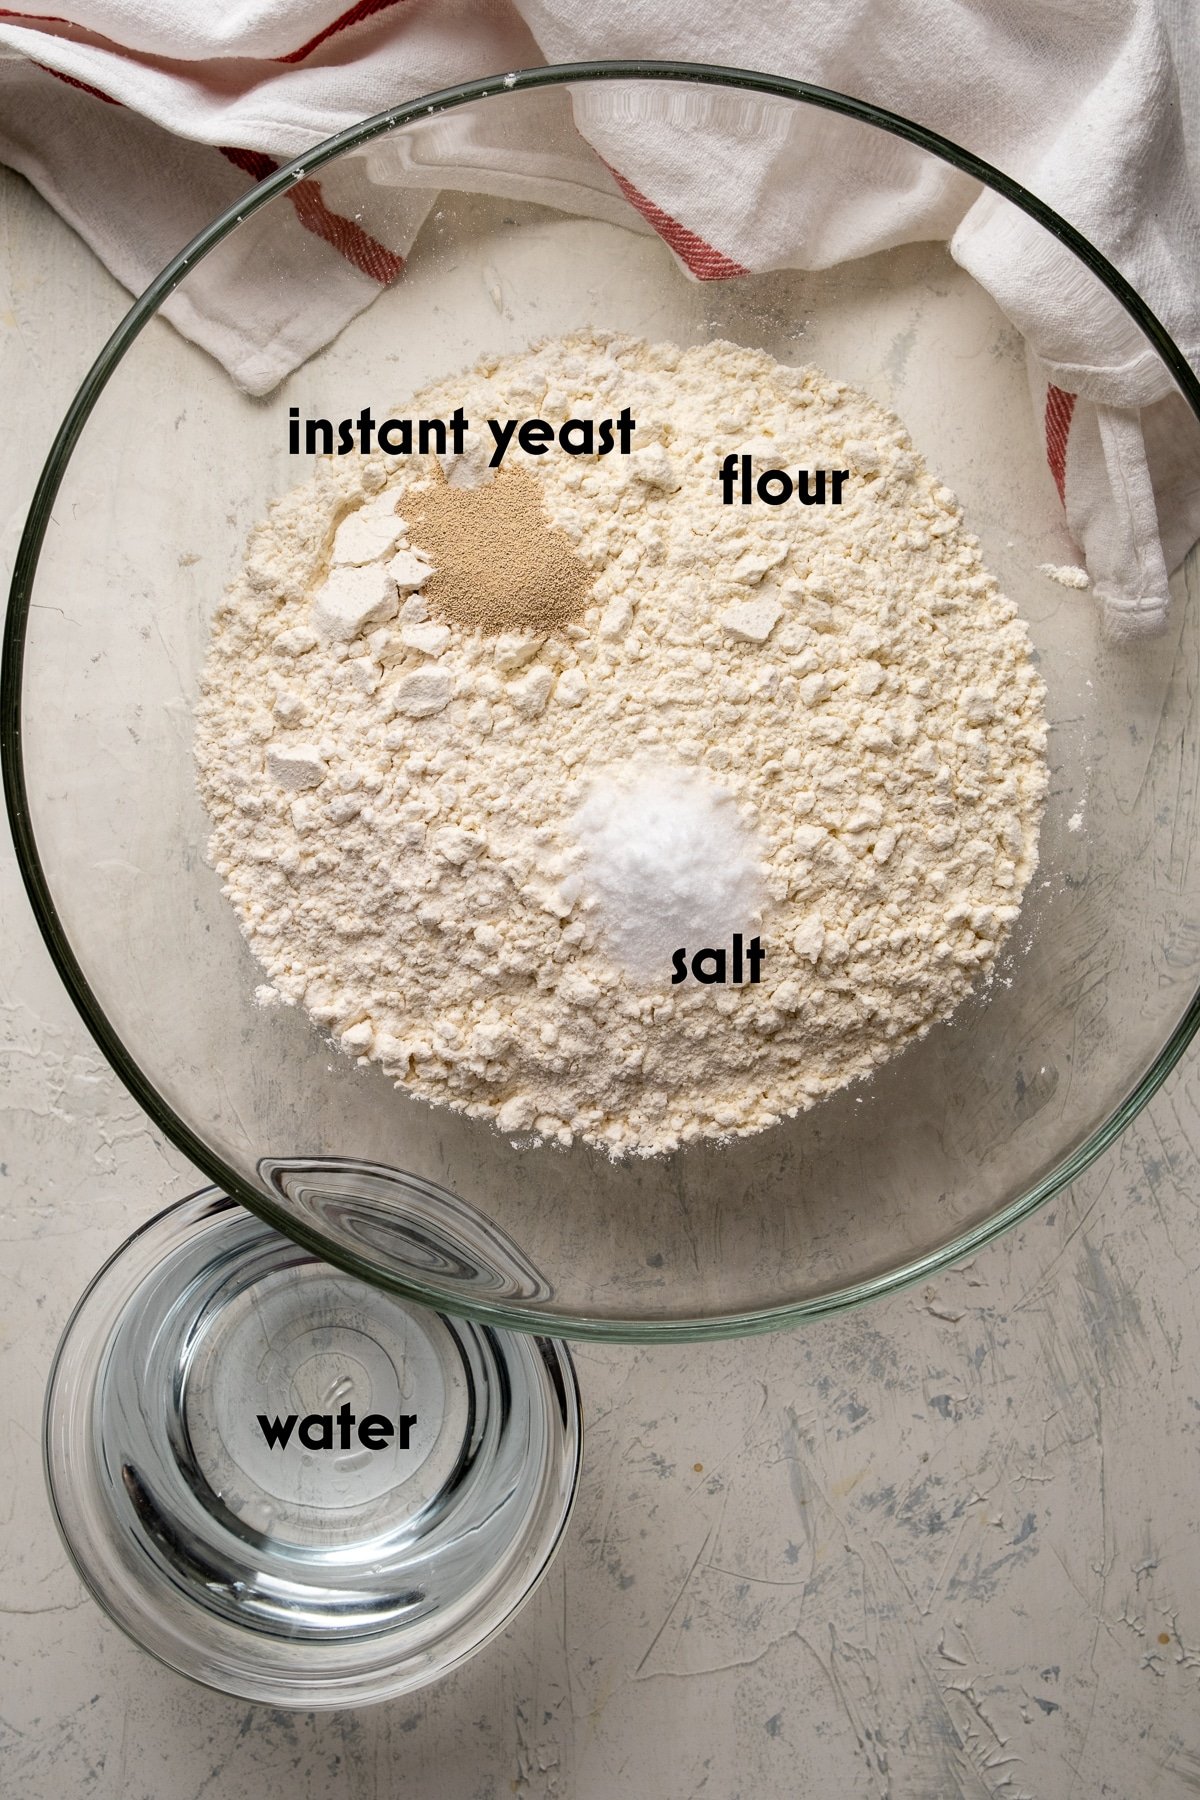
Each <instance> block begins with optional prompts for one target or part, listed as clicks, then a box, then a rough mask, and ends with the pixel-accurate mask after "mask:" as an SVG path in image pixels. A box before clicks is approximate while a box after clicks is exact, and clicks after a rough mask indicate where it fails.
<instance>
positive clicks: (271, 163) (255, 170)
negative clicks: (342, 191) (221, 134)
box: [221, 144, 404, 287]
mask: <svg viewBox="0 0 1200 1800" xmlns="http://www.w3.org/2000/svg"><path fill="white" fill-rule="evenodd" d="M221 155H222V156H225V157H228V159H229V161H230V162H231V163H233V164H234V165H235V166H236V167H237V168H239V169H241V170H242V171H243V172H244V173H245V174H247V175H249V176H250V177H251V178H252V179H253V180H254V181H262V180H264V179H265V177H266V176H268V175H273V174H274V173H275V170H276V169H277V168H278V167H279V164H278V163H277V162H276V161H275V158H274V157H273V156H265V155H264V154H263V153H262V151H260V150H239V149H237V148H236V146H234V145H228V144H225V145H222V146H221ZM288 199H289V200H290V201H291V203H292V205H293V206H294V207H295V209H296V217H297V218H298V219H299V221H300V223H301V224H302V225H303V227H304V229H305V230H306V231H311V232H312V234H313V236H314V237H319V238H320V239H322V241H323V242H324V243H326V244H328V245H329V247H330V249H331V250H336V251H337V253H338V255H339V256H341V257H344V258H345V260H346V261H347V262H348V263H352V264H353V266H354V267H355V268H356V269H359V270H361V272H362V273H363V274H364V275H369V276H370V278H371V280H372V281H377V282H378V283H379V285H380V286H381V287H386V286H387V284H388V282H389V281H395V279H396V277H397V275H399V274H400V272H401V270H402V269H403V267H404V258H403V257H402V256H397V255H396V253H395V251H394V250H389V249H388V248H387V246H386V244H381V243H380V242H379V240H378V238H373V237H372V236H371V234H370V232H369V231H364V230H363V228H362V226H361V225H360V224H359V223H358V221H357V220H356V219H347V218H346V217H344V215H343V214H342V213H336V212H333V211H332V210H331V208H330V207H329V206H327V205H326V203H325V196H324V194H323V193H322V192H321V184H320V182H319V181H312V180H309V179H307V178H306V179H304V180H302V181H297V182H295V183H294V185H293V186H292V187H290V188H289V189H288Z"/></svg>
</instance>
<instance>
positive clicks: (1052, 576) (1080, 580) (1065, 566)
mask: <svg viewBox="0 0 1200 1800" xmlns="http://www.w3.org/2000/svg"><path fill="white" fill-rule="evenodd" d="M1038 574H1039V575H1044V576H1045V577H1046V579H1047V580H1048V581H1057V583H1058V585H1059V587H1065V588H1080V589H1082V588H1089V587H1091V585H1092V584H1091V581H1090V579H1089V577H1088V572H1087V570H1086V569H1080V568H1077V567H1076V565H1075V564H1074V563H1039V564H1038Z"/></svg>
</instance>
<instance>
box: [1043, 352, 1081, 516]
mask: <svg viewBox="0 0 1200 1800" xmlns="http://www.w3.org/2000/svg"><path fill="white" fill-rule="evenodd" d="M1075 398H1076V396H1075V395H1074V394H1068V393H1067V392H1066V390H1065V389H1064V388H1060V387H1055V385H1054V383H1053V382H1051V383H1050V385H1049V387H1048V388H1047V389H1046V461H1047V462H1048V463H1049V464H1050V473H1051V474H1052V475H1053V477H1054V485H1055V487H1056V488H1057V489H1058V497H1059V499H1060V500H1061V501H1062V502H1063V504H1064V506H1065V505H1066V489H1067V437H1068V434H1069V433H1070V430H1071V415H1072V414H1073V413H1074V411H1075Z"/></svg>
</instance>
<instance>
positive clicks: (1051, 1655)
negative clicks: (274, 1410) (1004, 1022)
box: [0, 171, 1200, 1800]
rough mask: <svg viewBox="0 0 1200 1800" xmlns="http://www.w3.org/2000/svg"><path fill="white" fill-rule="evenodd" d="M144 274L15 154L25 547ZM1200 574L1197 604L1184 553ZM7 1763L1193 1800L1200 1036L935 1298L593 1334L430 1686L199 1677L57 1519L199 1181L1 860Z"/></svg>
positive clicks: (128, 1788) (562, 1786) (409, 1780)
mask: <svg viewBox="0 0 1200 1800" xmlns="http://www.w3.org/2000/svg"><path fill="white" fill-rule="evenodd" d="M124 305H125V298H124V296H123V295H122V294H121V292H120V291H119V290H118V289H117V288H116V286H115V284H114V283H112V282H111V281H110V280H109V279H108V278H107V277H106V276H105V275H104V274H103V273H102V272H101V271H100V270H99V269H98V268H97V266H96V265H95V264H94V262H93V261H92V259H91V257H90V256H89V255H88V253H87V252H86V251H84V250H83V248H82V246H81V245H80V244H79V243H78V241H77V240H76V239H74V238H73V237H72V236H71V234H70V233H69V232H68V231H67V230H66V228H65V227H64V226H62V225H61V223H60V222H59V221H58V220H57V219H55V218H54V217H52V215H51V214H49V213H48V212H47V211H46V209H45V208H44V207H43V206H42V205H41V204H40V203H39V202H38V201H37V200H36V199H35V198H34V197H33V196H32V195H31V194H30V193H29V191H28V190H27V189H26V188H25V187H24V186H23V185H22V184H21V183H20V182H19V181H17V180H15V179H14V178H12V177H10V176H8V175H7V174H4V173H3V172H2V171H0V382H2V383H3V386H2V389H0V391H2V392H3V393H4V396H5V415H6V424H7V431H6V433H5V434H4V436H3V439H2V440H0V561H3V563H4V565H5V569H6V570H7V566H8V564H9V563H10V562H11V555H12V551H13V549H14V548H15V544H16V538H17V535H18V532H19V529H20V524H21V520H22V517H23V513H24V508H25V504H26V502H27V499H28V494H29V490H30V488H31V486H32V480H33V475H34V472H35V467H36V464H37V462H38V461H39V459H40V457H41V455H42V453H43V450H44V448H45V446H46V445H47V444H48V442H49V438H50V435H51V432H52V430H53V427H54V424H55V423H56V421H57V419H58V417H59V416H60V414H61V412H62V410H63V408H64V407H65V405H66V403H67V401H68V399H69V398H70V395H71V393H72V392H73V391H74V388H75V385H76V382H77V379H78V377H79V375H80V374H82V372H83V367H84V363H85V361H86V360H87V359H89V358H90V354H91V350H92V347H93V346H94V345H95V344H97V343H98V342H99V341H100V340H101V338H102V337H103V336H104V335H105V333H106V332H107V330H108V328H109V327H110V325H111V324H112V323H113V322H115V320H116V319H117V318H118V317H119V315H120V313H121V312H122V311H123V309H124ZM1192 589H1193V598H1192V603H1193V604H1196V603H1198V602H1200V595H1197V594H1196V584H1195V583H1194V582H1193V584H1192ZM2 880H3V902H2V916H3V918H4V921H5V947H6V952H7V954H6V955H5V958H4V965H3V968H2V969H0V1071H2V1073H0V1081H2V1084H3V1086H2V1090H0V1105H2V1106H3V1117H4V1128H3V1138H2V1141H0V1230H2V1232H3V1241H4V1246H5V1248H4V1254H3V1256H2V1258H0V1288H2V1290H3V1304H2V1307H0V1443H2V1444H3V1446H4V1455H3V1459H2V1462H0V1519H3V1520H4V1522H5V1531H4V1539H3V1544H4V1547H3V1561H2V1564H0V1610H2V1614H3V1620H4V1628H5V1630H4V1639H5V1641H4V1645H3V1667H2V1672H0V1696H2V1698H0V1784H2V1785H3V1786H4V1788H5V1790H6V1791H7V1792H11V1793H12V1794H14V1795H20V1796H21V1800H65V1797H72V1800H73V1796H75V1795H89V1796H95V1797H97V1800H109V1797H110V1796H111V1797H112V1800H117V1797H118V1796H120V1797H125V1796H128V1797H129V1800H143V1797H145V1800H201V1796H203V1797H204V1800H266V1797H267V1796H275V1795H279V1794H286V1795H287V1796H288V1797H289V1800H374V1797H375V1796H380V1797H381V1800H382V1797H384V1796H387V1797H388V1800H393V1797H397V1800H408V1797H409V1796H411V1797H412V1800H502V1797H504V1796H509V1795H512V1794H517V1795H529V1796H546V1797H547V1800H551V1797H571V1796H578V1800H648V1797H650V1796H653V1797H654V1800H691V1797H692V1796H700V1795H704V1796H712V1797H714V1800H793V1796H799V1795H806V1796H807V1795H812V1796H821V1797H822V1800H823V1797H824V1796H826V1795H829V1796H832V1795H853V1796H856V1797H858V1796H862V1797H863V1800H956V1797H957V1796H967V1797H969V1800H987V1797H988V1796H994V1797H995V1800H1018V1797H1020V1796H1025V1797H1027V1800H1097V1797H1099V1796H1106V1797H1109V1796H1110V1797H1112V1800H1186V1797H1187V1796H1189V1795H1193V1794H1195V1793H1197V1792H1200V1708H1198V1706H1197V1698H1198V1688H1200V1541H1198V1540H1200V1523H1198V1519H1200V1499H1198V1496H1200V1374H1198V1373H1197V1367H1198V1364H1200V1302H1198V1300H1197V1294H1198V1293H1200V1288H1197V1287H1196V1286H1195V1284H1194V1280H1193V1278H1194V1276H1195V1275H1196V1273H1197V1271H1198V1270H1200V1065H1198V1064H1197V1061H1196V1058H1195V1056H1194V1055H1193V1056H1191V1057H1189V1058H1188V1059H1187V1060H1186V1061H1185V1063H1184V1066H1183V1068H1182V1069H1181V1070H1179V1071H1177V1072H1176V1074H1175V1075H1174V1076H1173V1077H1172V1079H1171V1080H1170V1081H1169V1082H1168V1084H1167V1086H1166V1088H1165V1090H1164V1091H1163V1092H1162V1093H1160V1094H1159V1096H1158V1097H1157V1098H1156V1100H1155V1101H1154V1102H1153V1103H1152V1104H1151V1106H1150V1107H1149V1108H1148V1109H1147V1111H1146V1112H1145V1113H1143V1114H1142V1116H1141V1117H1140V1118H1139V1119H1138V1120H1137V1121H1136V1122H1135V1124H1134V1125H1133V1126H1132V1127H1131V1129H1130V1130H1129V1131H1128V1132H1127V1133H1126V1135H1125V1136H1124V1137H1123V1138H1122V1139H1121V1141H1120V1143H1119V1144H1118V1145H1117V1147H1116V1148H1115V1149H1114V1150H1113V1151H1112V1152H1110V1153H1109V1155H1108V1156H1106V1157H1105V1158H1103V1159H1102V1160H1101V1161H1100V1162H1099V1163H1098V1164H1097V1165H1096V1166H1095V1167H1094V1168H1093V1169H1092V1170H1091V1171H1090V1172H1089V1173H1088V1174H1087V1175H1086V1176H1085V1177H1084V1179H1083V1180H1082V1181H1080V1182H1079V1183H1077V1184H1076V1186H1075V1187H1074V1188H1073V1189H1072V1190H1071V1191H1070V1193H1069V1194H1068V1195H1066V1196H1064V1197H1063V1198H1061V1199H1060V1200H1058V1201H1057V1202H1055V1203H1054V1204H1053V1205H1051V1206H1050V1207H1049V1208H1047V1209H1045V1210H1043V1211H1042V1212H1041V1213H1040V1214H1039V1215H1038V1216H1037V1217H1036V1218H1035V1219H1034V1220H1033V1221H1032V1222H1031V1223H1029V1224H1028V1225H1027V1226H1026V1227H1025V1228H1024V1229H1023V1230H1022V1231H1020V1232H1018V1233H1016V1234H1015V1235H1012V1236H1009V1237H1007V1238H1005V1239H1004V1240H1003V1241H1002V1242H1001V1243H999V1244H997V1245H995V1246H993V1247H992V1248H991V1249H990V1250H988V1251H987V1252H986V1253H985V1254H984V1255H982V1256H980V1257H979V1258H978V1259H977V1260H976V1261H975V1262H974V1263H973V1264H971V1265H968V1266H965V1267H962V1268H959V1269H957V1270H954V1271H953V1272H951V1273H950V1274H948V1275H947V1276H945V1277H943V1278H941V1279H939V1280H938V1281H937V1282H936V1284H934V1285H933V1286H932V1287H930V1288H928V1289H926V1290H923V1291H922V1290H917V1291H914V1292H912V1293H909V1294H907V1295H901V1296H899V1297H898V1298H896V1299H893V1300H889V1301H886V1302H883V1303H880V1304H877V1305H875V1306H873V1307H872V1308H869V1309H868V1310H867V1311H865V1312H862V1313H858V1314H855V1315H852V1316H850V1317H847V1318H845V1319H840V1320H832V1321H830V1322H828V1323H826V1324H823V1325H819V1326H814V1327H809V1328H808V1329H806V1330H804V1331H799V1332H793V1333H790V1334H782V1335H776V1336H773V1337H768V1338H762V1339H757V1340H748V1341H743V1342H735V1343H731V1344H725V1345H708V1346H685V1347H682V1348H675V1349H670V1350H635V1349H627V1348H620V1347H608V1348H595V1347H592V1348H588V1347H585V1348H581V1349H580V1350H578V1351H577V1353H576V1355H577V1363H578V1367H579V1372H580V1377H581V1382H582V1387H583V1395H584V1407H585V1414H586V1423H587V1443H586V1454H585V1468H584V1477H583V1484H582V1489H581V1493H580V1498H579V1505H578V1509H577V1512H576V1515H575V1518H574V1521H573V1524H572V1527H571V1530H570V1533H569V1535H568V1539H567V1542H566V1544H565V1546H564V1549H563V1551H562V1552H561V1554H560V1556H559V1559H558V1561H557V1562H556V1564H555V1566H554V1568H553V1570H552V1572H551V1574H550V1576H549V1578H548V1580H547V1581H546V1582H545V1584H544V1585H543V1587H542V1588H541V1589H540V1590H539V1592H538V1593H537V1594H536V1596H535V1597H534V1599H533V1600H532V1601H531V1602H530V1604H529V1606H528V1607H527V1608H526V1610H525V1611H524V1612H523V1613H522V1614H521V1616H520V1617H519V1618H518V1620H517V1621H516V1622H515V1623H514V1624H513V1625H512V1626H511V1627H510V1629H509V1631H508V1632H507V1633H506V1634H505V1636H504V1637H503V1638H502V1639H501V1640H499V1641H498V1642H497V1643H496V1644H494V1645H493V1646H491V1647H490V1648H489V1649H488V1650H487V1651H485V1652H484V1653H483V1654H482V1655H480V1656H479V1657H477V1658H476V1659H475V1660H474V1661H473V1662H471V1663H470V1664H468V1665H467V1666H466V1667H465V1668H464V1669H463V1670H461V1671H460V1672H459V1673H458V1674H457V1675H455V1676H454V1677H453V1678H451V1679H450V1680H448V1681H446V1682H445V1683H443V1684H442V1685H441V1686H439V1687H437V1688H435V1689H432V1690H427V1691H426V1692H425V1693H424V1694H423V1695H419V1696H416V1697H415V1698H413V1699H412V1700H409V1701H401V1702H398V1703H396V1704H393V1705H391V1706H385V1707H380V1708H376V1709H374V1710H372V1711H370V1712H365V1713H358V1714H355V1713H341V1714H334V1715H330V1716H303V1715H290V1714H283V1713H276V1712H272V1711H270V1710H269V1709H265V1708H259V1707H251V1706H246V1705H244V1704H240V1703H239V1702H237V1701H233V1700H226V1699H223V1698H221V1697H219V1696H217V1695H212V1694H208V1693H205V1692H202V1691H201V1690H199V1689H196V1688H193V1687H191V1686H189V1685H188V1684H187V1683H186V1682H184V1681H182V1680H181V1679H179V1678H178V1677H176V1676H174V1675H171V1674H169V1673H168V1672H167V1671H166V1670H164V1669H161V1668H159V1667H158V1666H157V1665H156V1664H154V1663H152V1662H150V1661H149V1660H148V1659H147V1658H146V1657H144V1656H142V1655H141V1654H140V1653H139V1652H138V1651H136V1650H135V1649H134V1648H133V1647H132V1646H131V1645H130V1644H128V1643H127V1642H126V1641H125V1639H124V1638H123V1637H122V1636H121V1635H120V1633H118V1632H117V1631H116V1630H115V1629H114V1628H113V1627H111V1626H110V1625H108V1624H107V1623H106V1622H105V1620H104V1619H103V1618H102V1617H101V1615H100V1613H99V1612H98V1611H97V1609H96V1608H95V1606H94V1605H93V1604H92V1603H91V1601H90V1600H88V1599H86V1598H85V1597H84V1595H83V1593H82V1590H81V1588H80V1585H79V1583H78V1581H77V1580H76V1578H75V1576H74V1575H73V1573H72V1572H71V1570H70V1568H69V1567H68V1565H67V1563H66V1560H65V1558H64V1555H63V1552H62V1549H61V1547H60V1545H59V1541H58V1538H57V1536H56V1534H55V1531H54V1528H53V1525H52V1523H51V1520H50V1515H49V1509H48V1506H47V1502H46V1499H45V1495H44V1491H43V1486H42V1477H41V1468H40V1451H39V1433H40V1417H39V1415H40V1406H41V1395H42V1390H43V1387H44V1384H45V1379H46V1375H47V1372H48V1368H49V1362H50V1357H51V1354H52V1352H53V1348H54V1345H55V1343H56V1341H57V1338H58V1334H59V1332H60V1330H61V1328H62V1326H63V1323H64V1322H65V1319H66V1317H67V1314H68V1312H69V1310H70V1308H71V1306H72V1304H73V1302H74V1300H75V1298H76V1297H77V1295H78V1294H79V1292H80V1290H81V1289H82V1287H83V1286H84V1284H85V1282H86V1281H87V1279H88V1278H89V1277H90V1276H91V1274H92V1273H93V1272H94V1271H95V1269H96V1268H97V1267H98V1266H99V1264H100V1262H101V1261H102V1260H103V1258H104V1257H105V1256H106V1255H107V1254H108V1253H109V1252H110V1251H111V1250H112V1249H114V1248H115V1247H116V1246H117V1244H118V1243H119V1242H120V1241H121V1239H122V1238H123V1237H124V1236H125V1235H126V1234H127V1233H128V1231H129V1230H130V1229H131V1228H132V1227H133V1226H134V1225H135V1224H137V1223H138V1222H139V1221H140V1220H142V1219H144V1218H146V1217H148V1216H149V1215H150V1214H151V1213H152V1212H154V1211H156V1210H157V1209H158V1208H159V1207H160V1206H162V1205H164V1204H166V1203H167V1202H169V1201H171V1200H172V1199H175V1198H177V1197H179V1196H181V1195H183V1194H184V1193H187V1192H188V1191H189V1190H190V1189H192V1188H194V1187H195V1186H197V1185H199V1183H198V1181H197V1178H196V1177H195V1175H194V1173H193V1172H192V1171H191V1170H189V1168H188V1167H187V1166H186V1165H185V1163H184V1162H183V1160H182V1159H181V1158H180V1157H179V1156H178V1155H177V1154H176V1153H175V1152H174V1151H172V1150H171V1149H169V1148H168V1147H167V1146H165V1145H164V1144H163V1143H162V1142H161V1141H160V1140H159V1139H158V1138H157V1137H156V1135H155V1134H154V1132H153V1131H152V1130H151V1129H150V1127H149V1126H148V1124H147V1123H146V1121H145V1119H144V1118H143V1116H142V1115H141V1113H140V1112H139V1110H138V1109H137V1107H136V1106H135V1105H134V1104H133V1102H132V1101H131V1100H129V1099H128V1097H127V1096H126V1095H125V1094H124V1092H123V1090H122V1089H121V1088H120V1087H119V1085H118V1084H117V1082H116V1081H115V1080H114V1078H113V1077H112V1076H111V1075H110V1074H109V1072H108V1071H107V1069H106V1067H105V1065H104V1064H103V1062H102V1060H101V1058H100V1057H99V1055H98V1054H97V1053H96V1051H95V1050H94V1049H93V1047H92V1045H91V1041H90V1039H89V1038H88V1037H87V1035H86V1034H85V1032H84V1030H83V1027H82V1025H80V1024H79V1022H78V1021H77V1019H76V1017H75V1015H74V1012H73V1011H72V1009H71V1006H70V1004H69V1002H68V1001H67V999H66V998H65V995H64V994H63V993H62V990H61V989H60V987H59V984H58V982H57V978H56V977H55V975H54V972H53V970H52V968H51V966H50V962H49V959H48V957H47V956H46V954H45V952H44V950H43V949H42V946H41V943H40V941H39V939H38V937H37V933H36V930H35V928H34V925H33V923H32V920H31V918H30V915H29V912H28V908H27V906H26V904H25V902H24V899H23V897H22V896H21V893H20V889H19V883H18V881H17V877H16V875H15V872H14V871H13V869H12V864H11V855H10V854H8V853H7V851H6V853H5V860H4V864H3V871H2Z"/></svg>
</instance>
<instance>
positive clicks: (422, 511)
mask: <svg viewBox="0 0 1200 1800" xmlns="http://www.w3.org/2000/svg"><path fill="white" fill-rule="evenodd" d="M434 469H435V471H436V473H435V479H434V483H433V485H432V486H431V487H429V488H428V489H427V490H426V491H425V493H424V494H422V496H421V498H420V500H419V502H418V503H417V505H416V506H415V507H414V508H413V509H412V510H411V525H410V531H409V536H410V539H411V542H412V545H413V548H414V549H415V550H417V551H418V552H419V553H420V554H421V555H422V556H424V557H426V558H427V559H428V561H429V562H431V563H432V564H433V574H432V575H431V576H430V577H429V579H428V580H427V581H426V582H425V584H424V587H423V590H422V591H423V592H424V594H425V596H426V598H427V599H428V601H429V605H430V607H431V608H432V610H433V611H434V612H435V613H437V614H439V615H442V616H444V617H445V618H447V619H455V620H457V621H458V623H459V624H460V625H466V626H475V627H477V628H478V629H479V630H480V631H488V632H498V631H555V630H558V629H559V628H560V627H561V626H563V625H567V624H569V623H570V622H571V620H572V619H577V618H578V617H579V615H580V613H581V612H582V611H583V608H584V602H585V600H586V598H587V593H588V589H589V588H590V587H591V585H592V580H593V572H592V570H591V569H589V568H588V566H587V564H586V563H584V562H580V560H579V558H578V557H577V556H576V555H575V554H574V552H573V551H572V549H571V546H570V544H569V543H568V541H567V539H566V538H565V537H564V536H563V534H562V532H561V531H557V530H555V528H554V526H553V525H552V524H551V523H550V520H549V519H548V518H547V517H546V513H545V510H544V508H543V506H542V498H541V492H540V489H539V486H538V483H537V481H535V480H534V478H533V476H532V475H530V474H528V473H527V472H526V471H525V470H524V469H521V468H516V467H505V466H504V465H501V467H500V468H499V469H498V470H497V471H496V473H495V475H494V477H493V478H492V480H491V481H483V482H480V483H479V485H478V486H476V487H451V485H450V483H449V482H448V481H447V480H446V478H445V476H444V474H443V473H442V469H441V465H440V464H439V463H437V462H436V461H435V462H434Z"/></svg>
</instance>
